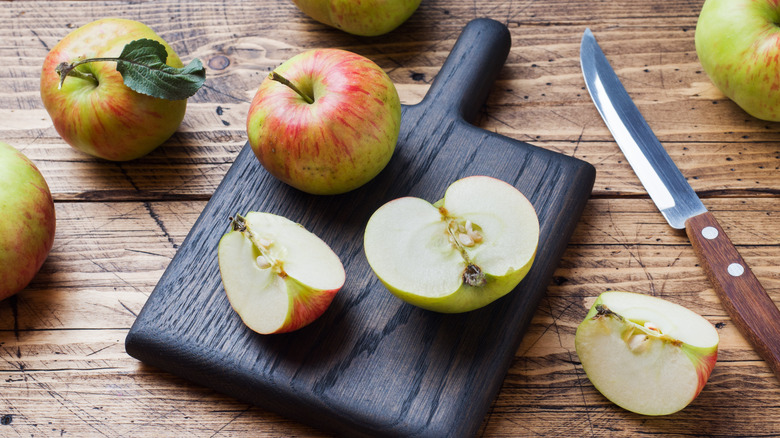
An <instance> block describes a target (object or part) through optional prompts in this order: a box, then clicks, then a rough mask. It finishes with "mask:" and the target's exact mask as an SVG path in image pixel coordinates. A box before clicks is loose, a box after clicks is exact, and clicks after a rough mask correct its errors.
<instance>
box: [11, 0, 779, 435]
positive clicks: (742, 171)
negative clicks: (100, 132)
mask: <svg viewBox="0 0 780 438" xmlns="http://www.w3.org/2000/svg"><path fill="white" fill-rule="evenodd" d="M701 3H702V1H701V0H696V1H680V0H671V1H670V0H642V1H638V0H637V1H629V0H619V1H602V2H569V1H563V0H549V1H545V2H532V1H517V2H513V1H508V2H507V1H493V0H481V1H450V2H445V1H442V0H423V4H422V5H421V6H420V8H419V10H418V11H417V12H416V13H415V15H414V16H413V17H412V18H411V19H410V20H409V21H408V22H407V23H406V24H405V25H404V26H403V27H401V28H400V29H398V30H397V31H395V32H393V33H392V34H389V35H386V36H382V37H377V38H359V37H354V36H350V35H348V34H345V33H342V32H340V31H337V30H334V29H330V28H328V27H325V26H323V25H320V24H318V23H315V22H313V21H311V20H310V19H308V18H307V17H305V16H304V15H303V14H302V13H300V12H299V11H298V10H297V9H296V8H295V7H294V6H293V4H292V3H291V2H290V1H289V0H256V1H230V2H212V1H185V0H162V1H154V2H151V1H149V2H137V1H135V2H129V1H116V2H107V1H82V2H59V1H54V2H43V1H10V2H8V1H6V2H3V6H2V8H0V22H1V23H3V24H2V25H1V26H0V41H2V43H0V139H2V140H3V141H6V142H8V143H11V144H13V145H14V146H16V147H17V148H19V149H21V150H22V151H23V152H24V153H25V154H26V155H27V156H28V157H30V158H31V159H32V160H33V161H34V162H35V163H36V164H37V165H38V166H39V168H40V169H41V171H42V173H43V175H44V177H45V178H46V179H47V181H48V183H49V185H50V187H51V190H52V193H53V195H54V198H55V202H56V211H57V236H56V239H55V242H54V248H53V249H52V252H51V254H50V256H49V258H48V260H47V262H46V263H45V264H44V266H43V268H42V270H41V271H40V273H39V275H38V276H37V277H36V279H35V280H34V281H33V283H32V284H31V285H30V286H29V287H28V288H27V289H26V290H25V291H23V292H22V293H20V294H18V295H17V296H15V297H12V298H10V299H7V300H4V301H2V302H0V358H2V360H1V361H0V436H17V435H18V436H36V437H37V436H79V437H81V436H111V437H114V436H149V437H158V436H197V437H206V436H208V437H212V436H253V437H257V436H263V437H265V436H268V437H276V436H325V435H324V434H323V433H322V432H321V431H318V430H315V429H312V428H310V427H308V426H306V425H302V424H298V423H295V422H292V421H289V420H287V419H285V418H283V417H281V416H279V415H277V414H274V413H271V412H267V411H264V410H261V409H259V408H256V407H253V406H250V405H247V404H244V403H241V402H238V401H236V400H233V399H231V398H229V397H227V396H224V395H221V394H220V393H217V392H214V391H212V390H208V389H205V388H203V387H200V386H197V385H194V384H191V383H189V382H187V381H185V380H183V379H180V378H177V377H175V376H173V375H170V374H168V373H166V372H163V371H160V370H158V369H155V368H153V367H150V366H147V365H144V364H143V363H139V362H138V361H137V360H135V359H133V358H132V357H130V356H128V355H127V354H126V352H125V350H124V339H125V335H126V334H127V331H128V329H129V327H130V326H131V325H132V323H133V321H134V320H135V317H136V316H137V314H138V312H139V311H140V309H141V308H142V306H143V304H144V303H145V301H146V299H147V298H148V296H149V294H150V293H151V291H152V289H153V288H154V286H155V284H156V282H157V281H158V279H159V278H160V276H161V275H162V273H163V271H164V270H165V268H166V266H167V265H168V263H169V262H170V260H171V258H172V257H173V255H174V254H175V253H176V250H177V248H178V247H179V245H180V244H181V243H182V241H183V239H184V237H185V236H186V234H187V232H188V231H189V229H190V228H191V227H192V225H193V223H194V222H195V220H196V219H197V217H198V215H199V213H200V211H201V210H202V209H203V207H204V205H205V204H206V202H207V201H208V200H209V197H210V196H211V194H212V193H213V192H214V190H215V188H216V187H217V185H218V184H219V182H220V181H221V179H222V177H223V176H224V174H225V173H226V171H227V170H228V168H229V167H230V165H231V163H232V162H233V160H234V159H235V157H236V155H237V153H238V151H239V150H240V149H241V147H242V146H243V145H244V142H245V141H246V132H245V119H246V113H247V110H248V107H249V102H250V100H251V97H252V96H253V95H254V92H255V89H256V88H257V86H258V85H259V83H260V81H261V80H262V79H263V77H264V76H265V75H266V74H267V73H268V72H269V71H270V70H271V69H272V68H274V67H275V66H277V65H279V64H280V63H281V62H283V61H284V60H286V59H287V58H289V57H291V56H292V55H294V54H296V53H298V52H300V51H302V50H304V49H309V48H315V47H339V48H344V49H348V50H352V51H355V52H357V53H360V54H362V55H365V56H368V57H370V58H371V59H373V60H374V61H376V62H377V63H378V64H379V65H380V66H382V67H383V68H384V69H385V70H386V71H387V72H388V73H389V75H390V77H391V78H392V79H393V81H394V82H395V83H396V85H397V88H398V90H399V93H400V95H401V100H402V102H403V103H405V104H414V103H416V102H418V101H419V100H420V99H421V97H422V96H423V95H424V94H425V92H426V91H427V89H428V87H429V84H430V83H431V80H432V79H433V78H434V77H435V76H436V74H437V72H438V70H439V68H440V67H441V65H442V62H443V60H444V59H445V58H446V56H447V55H448V53H449V50H450V49H451V48H452V45H453V44H454V42H455V39H456V38H457V36H458V35H459V33H460V31H461V29H462V28H463V26H465V25H466V23H467V22H468V21H470V20H471V19H474V18H478V17H490V18H494V19H496V20H498V21H501V22H503V23H505V24H506V25H507V26H508V27H509V29H510V31H511V34H512V50H511V53H510V55H509V59H508V60H507V63H506V65H505V67H504V69H503V70H502V73H501V75H500V77H499V79H498V81H497V83H496V85H495V86H494V89H493V92H492V94H491V96H490V98H489V100H488V103H487V104H486V106H485V107H484V108H482V110H481V113H480V120H479V126H480V127H482V128H485V129H488V130H492V131H495V132H498V133H500V134H502V135H506V136H509V137H512V138H515V139H518V140H523V141H527V142H530V143H532V144H535V145H537V146H541V147H543V148H547V149H550V150H554V151H557V152H560V153H563V154H566V155H570V156H574V157H577V158H580V159H583V160H585V161H588V162H590V163H592V164H593V165H594V166H596V168H597V172H598V173H597V178H596V184H595V188H594V190H593V194H592V198H591V199H590V201H589V203H588V206H587V208H586V211H585V213H584V216H583V217H582V219H581V220H580V222H579V224H578V226H577V229H576V231H575V234H574V236H573V238H572V239H571V241H570V244H569V245H568V248H567V250H566V252H565V254H564V257H563V259H562V260H561V262H560V265H559V267H558V269H557V270H556V272H555V276H554V279H553V281H552V282H551V284H550V285H549V288H548V291H547V295H546V297H545V298H544V299H543V301H542V302H541V305H540V306H539V308H538V309H537V311H536V314H535V316H534V318H533V321H532V324H531V327H530V328H529V330H528V331H527V333H526V334H525V337H524V340H523V343H522V345H521V347H520V348H519V349H518V351H517V354H516V357H515V360H514V362H513V364H512V366H511V368H510V370H509V373H508V375H507V376H506V379H505V383H504V385H503V388H502V390H501V392H500V394H499V395H498V397H497V399H496V400H495V402H494V403H493V406H492V408H491V409H490V411H489V413H488V414H487V416H486V417H485V420H484V423H483V426H482V428H481V429H480V434H481V435H484V436H490V437H497V436H511V437H519V436H572V437H581V436H637V435H641V434H661V435H672V436H673V435H686V436H690V435H693V436H733V435H751V436H778V435H780V382H778V380H777V379H776V378H775V377H774V375H773V374H772V373H771V372H770V370H769V368H768V367H767V366H766V364H765V363H764V362H763V361H762V360H760V358H759V357H758V355H757V354H756V353H755V352H754V351H753V349H752V348H751V347H750V346H749V345H748V344H747V343H746V341H745V339H744V338H743V337H742V335H741V334H740V333H739V332H738V331H737V329H736V327H735V326H734V324H732V322H731V320H730V319H729V317H728V316H727V315H726V313H725V311H724V310H723V307H722V306H721V304H720V302H719V301H718V299H717V297H716V296H715V293H714V291H713V288H712V286H711V284H710V283H709V282H708V280H707V279H706V277H705V275H704V272H703V270H702V268H701V267H700V265H699V262H698V260H697V259H696V257H695V255H694V253H693V251H692V249H691V246H690V244H689V242H688V240H687V239H686V237H685V235H684V234H683V233H680V232H677V231H674V230H672V229H671V228H669V227H668V226H667V225H666V223H665V222H664V220H663V218H662V216H661V215H660V214H659V213H658V211H657V210H656V209H655V207H654V205H653V204H652V202H651V201H650V200H649V198H648V197H647V195H646V193H645V191H644V190H643V188H642V187H641V185H640V184H639V182H638V180H637V178H636V176H635V175H634V173H633V172H632V171H631V169H630V168H629V166H628V164H627V163H626V161H625V159H624V158H623V156H622V155H621V153H620V151H619V150H618V148H617V146H616V144H615V143H614V141H613V140H612V137H611V136H610V134H609V132H608V131H607V129H606V127H605V126H604V124H603V122H602V121H601V119H600V118H599V115H598V113H597V112H596V109H595V107H594V106H593V104H592V102H591V100H590V97H589V96H588V94H587V92H586V91H585V88H584V82H583V79H582V75H581V73H580V69H579V60H578V59H579V58H578V53H579V42H580V37H581V35H582V32H583V31H584V30H585V28H586V27H590V28H591V29H592V30H593V31H594V33H596V36H597V38H598V39H599V41H600V43H601V45H602V47H603V48H604V51H605V52H606V53H607V56H608V57H609V58H610V61H611V62H612V63H613V66H614V67H615V70H616V71H617V72H618V75H619V76H620V77H621V79H622V80H623V81H624V84H625V85H626V88H627V89H628V91H629V93H630V94H631V95H632V97H633V98H634V99H635V101H636V103H637V105H638V106H639V108H640V110H641V111H642V112H643V113H644V114H645V116H646V118H647V119H648V122H649V124H650V125H651V126H652V127H653V129H654V130H655V132H656V134H657V135H658V137H659V139H660V140H661V142H662V143H663V144H664V145H665V146H666V148H667V150H668V151H669V153H670V155H671V156H672V158H673V159H674V160H675V162H676V163H677V164H678V166H679V167H680V169H681V171H682V172H683V174H684V175H686V177H688V179H689V181H690V183H691V185H692V186H693V188H694V189H695V190H696V192H697V193H698V194H699V195H700V196H701V197H702V198H703V201H704V204H705V205H706V206H707V207H708V208H709V209H710V210H711V211H712V212H713V213H714V214H715V216H716V217H717V218H718V220H720V221H721V224H722V225H723V227H724V228H725V229H726V231H727V232H728V233H729V235H730V236H731V238H732V240H733V241H734V243H735V244H736V245H737V246H738V247H739V250H740V251H741V253H742V254H743V256H744V257H745V259H746V260H747V262H748V263H749V264H750V265H751V267H752V268H753V270H754V272H755V274H756V275H757V276H758V278H759V279H760V281H761V282H762V283H763V285H764V287H765V288H766V289H767V291H768V292H769V294H770V295H771V297H772V298H773V300H774V301H775V302H776V303H780V266H779V265H778V260H780V225H779V224H778V216H780V172H778V169H779V168H780V146H778V144H780V125H779V124H777V123H769V122H764V121H760V120H757V119H754V118H751V117H750V116H748V115H746V114H745V113H744V112H742V111H741V110H740V109H739V108H738V107H737V106H736V105H735V104H733V103H732V102H730V101H729V100H728V99H726V98H725V97H724V96H723V95H722V94H721V93H720V92H719V91H718V90H717V89H716V88H715V87H714V86H713V85H712V83H711V82H710V81H709V79H708V78H707V76H706V74H705V73H704V72H703V71H702V68H701V66H700V64H699V62H698V60H697V56H696V51H695V47H694V30H695V26H696V20H697V17H698V13H699V9H700V7H701ZM108 16H120V17H124V18H131V19H135V20H139V21H142V22H145V23H146V24H148V25H150V26H151V27H152V28H154V29H155V30H156V31H157V32H158V33H159V34H160V35H161V36H162V37H163V38H165V39H166V40H167V41H168V42H169V43H170V44H171V45H172V46H173V47H174V49H175V50H176V51H177V52H178V53H179V55H180V56H181V57H182V58H183V59H184V60H185V61H189V60H190V59H192V58H194V57H198V58H200V59H201V60H202V61H203V62H204V64H205V65H206V66H207V69H208V72H207V75H208V80H207V83H206V85H205V86H204V87H203V88H202V89H201V90H200V91H199V92H198V93H197V94H196V95H195V96H193V97H192V98H191V99H190V101H189V106H188V110H187V114H186V117H185V119H184V122H183V123H182V125H181V128H180V129H179V131H178V132H177V133H176V134H175V135H174V136H173V137H172V138H171V139H170V140H169V141H167V142H166V143H165V144H164V145H163V146H161V147H160V148H158V149H157V150H156V151H154V152H153V153H151V154H150V155H148V156H146V157H144V158H141V159H138V160H135V161H132V162H125V163H111V162H106V161H101V160H98V159H93V158H91V157H88V156H86V155H83V154H81V153H79V152H77V151H75V150H73V149H71V148H70V147H69V146H68V145H67V144H65V143H64V142H63V141H62V139H61V138H60V137H59V136H58V135H57V133H56V132H55V130H54V128H53V127H52V123H51V121H50V119H49V117H48V115H47V113H46V111H45V110H44V109H43V105H42V103H41V101H40V98H39V83H38V77H39V73H40V67H41V63H42V60H43V58H44V57H45V55H46V53H47V52H48V50H49V49H50V48H52V47H53V46H54V45H55V44H56V43H57V41H59V40H60V39H61V38H62V37H64V36H65V35H66V34H67V33H69V32H70V31H71V30H73V29H74V28H76V27H78V26H80V25H82V24H85V23H87V22H89V21H92V20H94V19H98V18H103V17H108ZM0 177H2V176H1V175H0ZM561 214H566V213H565V212H562V213H561ZM605 290H629V291H635V292H643V293H648V294H652V295H656V296H661V297H664V298H667V299H669V300H672V301H675V302H677V303H680V304H683V305H685V306H687V307H689V308H691V309H692V310H695V311H697V312H698V313H700V314H702V315H704V316H705V317H706V318H707V319H708V320H709V321H711V322H712V323H713V324H715V325H716V327H717V328H718V331H719V333H720V336H721V344H720V354H719V357H718V363H717V366H716V367H715V370H714V371H713V373H712V376H711V377H710V380H709V383H708V384H707V386H706V387H705V388H704V390H703V391H702V393H701V395H700V396H699V397H698V398H697V399H696V400H695V401H694V402H693V403H692V404H691V405H690V406H689V407H687V408H686V409H684V410H683V411H681V412H679V413H677V414H674V415H671V416H667V417H659V418H654V417H643V416H639V415H636V414H632V413H629V412H627V411H624V410H622V409H620V408H618V407H616V406H614V405H612V404H611V403H610V402H608V401H607V400H606V399H605V398H603V397H602V396H601V395H600V394H599V393H598V392H597V391H596V390H595V389H594V388H593V386H592V385H591V384H590V382H589V381H588V379H587V377H586V376H585V374H584V372H583V370H582V367H581V365H580V363H579V360H578V358H577V355H576V353H575V351H574V332H575V329H576V326H577V324H578V323H579V322H580V321H581V320H582V318H583V317H584V316H585V313H586V311H587V308H588V307H589V306H590V304H591V303H592V302H593V300H594V299H595V297H596V296H597V295H598V294H599V293H601V292H603V291H605Z"/></svg>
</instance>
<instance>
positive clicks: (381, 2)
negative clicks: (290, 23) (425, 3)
mask: <svg viewBox="0 0 780 438" xmlns="http://www.w3.org/2000/svg"><path fill="white" fill-rule="evenodd" d="M420 1H421V0H293V3H295V5H296V6H298V9H300V10H301V11H303V13H305V14H306V15H308V16H309V17H311V18H313V19H315V20H317V21H319V22H320V23H323V24H327V25H328V26H332V27H335V28H336V29H341V30H343V31H345V32H347V33H351V34H354V35H360V36H377V35H382V34H385V33H388V32H390V31H392V30H394V29H395V28H397V27H398V26H400V25H401V24H403V23H404V22H405V21H406V20H407V19H408V18H409V17H410V16H411V15H412V14H413V13H414V11H416V10H417V7H418V6H420Z"/></svg>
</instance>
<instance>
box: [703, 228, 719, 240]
mask: <svg viewBox="0 0 780 438" xmlns="http://www.w3.org/2000/svg"><path fill="white" fill-rule="evenodd" d="M701 235H702V236H704V238H705V239H708V240H712V239H714V238H716V237H718V229H717V228H715V227H704V229H703V230H701Z"/></svg>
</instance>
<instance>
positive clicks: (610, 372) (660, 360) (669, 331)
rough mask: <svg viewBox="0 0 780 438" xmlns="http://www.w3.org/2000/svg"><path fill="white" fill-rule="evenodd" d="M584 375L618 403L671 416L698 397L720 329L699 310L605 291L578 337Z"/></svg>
mask: <svg viewBox="0 0 780 438" xmlns="http://www.w3.org/2000/svg"><path fill="white" fill-rule="evenodd" d="M574 342H575V348H576V350H577V355H578V356H579V358H580V362H581V363H582V368H583V369H584V370H585V374H586V375H587V376H588V378H589V379H590V381H591V383H593V386H594V387H596V389H597V390H598V391H600V392H601V393H602V394H603V395H604V396H605V397H607V398H608V399H609V400H610V401H612V402H613V403H615V404H616V405H618V406H620V407H622V408H624V409H626V410H629V411H632V412H636V413H639V414H643V415H668V414H672V413H674V412H677V411H679V410H681V409H683V408H684V407H686V406H687V405H688V404H690V403H691V402H692V401H693V400H694V399H695V398H696V396H698V395H699V393H700V392H701V390H702V388H703V387H704V385H705V384H706V383H707V379H708V378H709V376H710V373H712V369H713V368H714V367H715V362H716V361H717V358H718V342H719V338H718V331H717V330H716V329H715V327H713V325H712V324H710V322H709V321H707V320H706V319H704V318H703V317H701V316H700V315H698V314H696V313H695V312H693V311H691V310H689V309H687V308H685V307H683V306H680V305H679V304H675V303H672V302H670V301H667V300H664V299H662V298H657V297H653V296H650V295H644V294H638V293H633V292H617V291H609V292H604V293H602V294H601V295H600V296H599V297H598V298H597V299H596V301H595V302H594V303H593V306H592V307H591V308H590V311H589V312H588V314H587V316H586V317H585V319H584V320H583V321H582V323H581V324H580V325H579V326H578V327H577V332H576V334H575V338H574Z"/></svg>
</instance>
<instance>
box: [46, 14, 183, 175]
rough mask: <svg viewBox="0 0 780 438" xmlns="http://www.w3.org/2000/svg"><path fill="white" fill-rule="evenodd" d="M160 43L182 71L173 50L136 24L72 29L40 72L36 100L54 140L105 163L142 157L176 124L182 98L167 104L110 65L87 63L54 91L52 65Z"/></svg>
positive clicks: (105, 22) (109, 22) (114, 21)
mask: <svg viewBox="0 0 780 438" xmlns="http://www.w3.org/2000/svg"><path fill="white" fill-rule="evenodd" d="M138 39H150V40H154V41H158V42H160V43H161V44H163V45H164V47H165V49H166V51H167V52H168V58H167V64H169V65H170V66H173V67H179V68H180V67H182V66H183V64H182V61H181V60H180V59H179V57H178V56H177V55H176V53H174V51H173V49H171V47H170V46H169V45H168V44H167V43H166V42H165V41H163V39H162V38H160V37H159V36H158V35H157V34H156V33H155V32H154V31H153V30H152V29H150V28H149V27H147V26H146V25H144V24H143V23H139V22H137V21H132V20H125V19H119V18H107V19H102V20H97V21H93V22H91V23H88V24H86V25H84V26H82V27H79V28H78V29H76V30H74V31H73V32H71V33H70V34H68V35H67V36H66V37H65V38H63V39H62V40H61V41H60V42H59V43H57V44H56V45H55V46H54V48H52V49H51V51H50V52H49V54H48V55H47V56H46V59H45V60H44V62H43V70H42V72H41V84H40V88H41V99H42V100H43V105H44V107H45V108H46V111H48V113H49V115H50V116H51V119H52V122H53V123H54V127H55V128H56V130H57V132H58V133H59V134H60V136H61V137H62V138H63V139H64V140H65V141H66V142H67V143H68V144H69V145H71V146H72V147H73V148H75V149H78V150H80V151H82V152H85V153H87V154H89V155H93V156H95V157H100V158H103V159H106V160H111V161H127V160H132V159H135V158H138V157H141V156H143V155H146V154H148V153H149V152H151V151H152V150H154V149H155V148H156V147H157V146H159V145H160V144H162V143H163V142H164V141H165V140H167V139H168V138H169V137H170V136H171V135H172V134H173V133H174V132H176V130H177V129H178V127H179V125H180V124H181V121H182V119H183V118H184V112H185V109H186V106H187V100H186V99H182V100H168V99H160V98H157V97H152V96H149V95H145V94H141V93H138V92H136V91H133V90H131V89H130V88H129V87H128V86H126V85H125V83H124V81H123V77H122V75H121V74H120V73H119V72H118V71H117V63H116V62H111V61H108V62H90V63H87V64H83V65H81V66H79V67H78V68H77V69H76V73H79V74H80V75H79V76H74V77H68V78H67V80H64V81H63V82H62V84H61V88H60V75H59V74H58V72H57V69H58V66H60V64H62V63H72V62H75V61H78V60H82V59H92V58H115V57H118V56H119V55H120V53H122V51H123V49H124V47H125V45H126V44H128V43H129V42H131V41H133V40H138Z"/></svg>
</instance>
